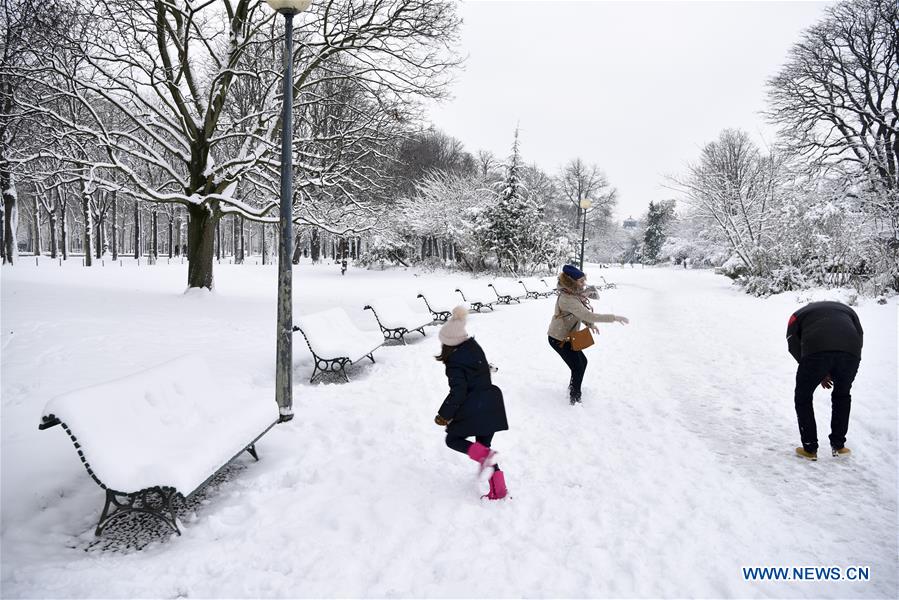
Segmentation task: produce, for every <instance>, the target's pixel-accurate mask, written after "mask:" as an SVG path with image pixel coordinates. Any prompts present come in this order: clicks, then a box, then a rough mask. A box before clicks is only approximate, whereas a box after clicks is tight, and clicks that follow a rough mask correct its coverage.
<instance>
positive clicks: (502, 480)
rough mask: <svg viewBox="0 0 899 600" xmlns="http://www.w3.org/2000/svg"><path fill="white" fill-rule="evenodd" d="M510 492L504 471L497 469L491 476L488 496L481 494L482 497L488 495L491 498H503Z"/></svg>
mask: <svg viewBox="0 0 899 600" xmlns="http://www.w3.org/2000/svg"><path fill="white" fill-rule="evenodd" d="M508 493H509V490H507V489H506V476H505V475H503V472H502V471H500V470H499V469H495V470H494V471H493V475H492V476H491V477H490V492H489V493H488V494H487V495H486V496H481V498H484V497H486V498H487V499H489V500H502V499H503V498H505V497H506V494H508Z"/></svg>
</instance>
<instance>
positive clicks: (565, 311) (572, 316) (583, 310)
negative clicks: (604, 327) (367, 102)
mask: <svg viewBox="0 0 899 600" xmlns="http://www.w3.org/2000/svg"><path fill="white" fill-rule="evenodd" d="M614 322H615V315H603V314H599V313H595V312H590V310H588V309H587V307H586V306H584V305H583V304H581V301H580V300H578V299H577V297H575V296H572V295H571V294H564V293H560V294H559V297H558V298H557V299H556V310H555V312H554V313H553V319H552V321H550V322H549V330H548V331H547V333H548V334H549V337H551V338H553V339H554V340H559V341H560V342H561V341H565V340H566V339H568V336H569V335H571V334H572V333H574V332H575V331H577V330H578V329H580V325H581V323H584V324H585V325H592V324H593V323H614Z"/></svg>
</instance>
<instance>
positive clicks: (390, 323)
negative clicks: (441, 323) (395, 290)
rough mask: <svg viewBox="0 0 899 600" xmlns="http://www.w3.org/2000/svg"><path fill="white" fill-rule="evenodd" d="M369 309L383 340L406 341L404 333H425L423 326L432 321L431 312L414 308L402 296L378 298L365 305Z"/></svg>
mask: <svg viewBox="0 0 899 600" xmlns="http://www.w3.org/2000/svg"><path fill="white" fill-rule="evenodd" d="M364 310H370V311H371V312H372V314H373V315H374V316H375V320H376V321H377V322H378V327H380V328H381V333H382V334H384V339H385V340H401V341H402V342H403V344H405V343H406V338H405V335H406V334H407V333H412V332H413V331H418V332H419V333H421V334H422V335H425V326H426V325H430V324H431V323H433V322H434V319H432V318H431V313H429V312H426V311H424V310H423V309H422V310H414V309H413V308H411V307H410V306H409V305H408V304H406V302H405V301H404V300H403V299H402V298H398V297H395V296H394V297H389V298H379V299H378V300H375V301H373V302H369V303H368V304H366V305H365V308H364Z"/></svg>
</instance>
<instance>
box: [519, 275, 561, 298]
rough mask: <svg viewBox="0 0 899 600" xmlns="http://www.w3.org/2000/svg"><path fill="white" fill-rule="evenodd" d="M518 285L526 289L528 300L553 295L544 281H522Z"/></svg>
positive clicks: (532, 279) (531, 279)
mask: <svg viewBox="0 0 899 600" xmlns="http://www.w3.org/2000/svg"><path fill="white" fill-rule="evenodd" d="M518 283H520V284H521V287H523V288H524V291H525V296H527V297H528V298H535V299H536V298H546V297H549V296H551V295H552V293H553V292H552V290H551V289H548V288H549V286H547V285H546V282H545V281H544V280H542V279H536V278H530V279H520V280H519V281H518Z"/></svg>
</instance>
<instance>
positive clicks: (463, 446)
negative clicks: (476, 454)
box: [446, 433, 499, 469]
mask: <svg viewBox="0 0 899 600" xmlns="http://www.w3.org/2000/svg"><path fill="white" fill-rule="evenodd" d="M474 439H475V440H476V441H477V442H478V443H479V444H482V445H484V446H487V447H488V448H489V447H490V442H492V441H493V434H492V433H491V434H490V435H476V436H475V437H474ZM446 445H447V446H449V447H450V448H452V449H453V450H455V451H456V452H461V453H462V454H465V455H467V454H468V449H469V448H471V442H469V441H468V440H466V439H465V438H464V437H462V436H460V435H453V434H452V433H447V434H446ZM495 466H496V468H497V469H498V468H499V465H495Z"/></svg>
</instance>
